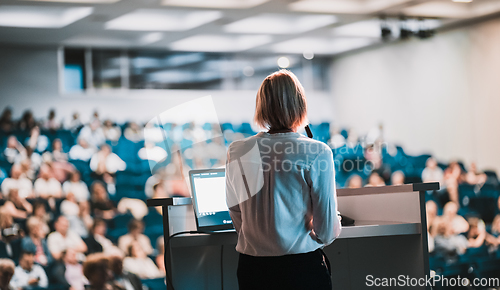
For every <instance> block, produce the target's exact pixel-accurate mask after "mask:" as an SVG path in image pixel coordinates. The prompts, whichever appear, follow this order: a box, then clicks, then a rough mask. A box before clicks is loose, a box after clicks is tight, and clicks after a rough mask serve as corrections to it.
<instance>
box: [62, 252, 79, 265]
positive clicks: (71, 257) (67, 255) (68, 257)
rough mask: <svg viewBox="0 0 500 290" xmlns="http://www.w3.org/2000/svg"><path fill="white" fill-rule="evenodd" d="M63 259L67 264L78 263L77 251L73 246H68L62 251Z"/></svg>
mask: <svg viewBox="0 0 500 290" xmlns="http://www.w3.org/2000/svg"><path fill="white" fill-rule="evenodd" d="M61 259H62V261H63V262H64V263H65V264H70V265H76V264H78V257H77V252H76V251H75V250H73V249H72V248H67V249H66V250H64V251H62V253H61Z"/></svg>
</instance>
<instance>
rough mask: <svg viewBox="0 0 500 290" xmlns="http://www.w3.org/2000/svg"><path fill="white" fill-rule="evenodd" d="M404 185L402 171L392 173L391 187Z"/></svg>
mask: <svg viewBox="0 0 500 290" xmlns="http://www.w3.org/2000/svg"><path fill="white" fill-rule="evenodd" d="M403 184H405V174H404V173H403V171H401V170H398V171H394V172H393V173H392V175H391V185H403Z"/></svg>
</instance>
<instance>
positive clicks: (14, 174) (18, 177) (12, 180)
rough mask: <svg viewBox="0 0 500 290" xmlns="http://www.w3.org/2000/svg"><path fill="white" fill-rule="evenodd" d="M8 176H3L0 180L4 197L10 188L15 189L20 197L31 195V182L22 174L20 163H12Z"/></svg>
mask: <svg viewBox="0 0 500 290" xmlns="http://www.w3.org/2000/svg"><path fill="white" fill-rule="evenodd" d="M10 172H11V173H10V176H11V177H9V178H5V179H4V181H3V182H2V185H1V188H2V193H3V194H4V196H5V197H6V196H7V195H8V194H9V192H10V190H11V189H17V192H18V194H19V196H20V197H21V198H30V197H33V184H32V183H31V180H29V179H28V178H26V177H25V176H24V175H23V169H22V167H21V165H20V164H14V165H12V168H11V169H10Z"/></svg>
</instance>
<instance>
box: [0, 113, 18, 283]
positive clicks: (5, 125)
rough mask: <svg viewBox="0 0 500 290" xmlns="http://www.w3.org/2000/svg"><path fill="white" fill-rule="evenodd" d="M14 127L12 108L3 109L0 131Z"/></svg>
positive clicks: (7, 131)
mask: <svg viewBox="0 0 500 290" xmlns="http://www.w3.org/2000/svg"><path fill="white" fill-rule="evenodd" d="M14 127H15V124H14V121H13V120H12V108H11V107H6V108H5V109H3V112H2V116H0V130H1V131H3V132H4V133H10V132H11V131H13V130H14ZM2 290H3V289H2Z"/></svg>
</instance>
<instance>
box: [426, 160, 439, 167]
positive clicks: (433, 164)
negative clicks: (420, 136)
mask: <svg viewBox="0 0 500 290" xmlns="http://www.w3.org/2000/svg"><path fill="white" fill-rule="evenodd" d="M437 166H438V163H437V160H436V159H435V158H434V157H429V158H427V161H426V162H425V167H427V168H429V169H436V168H437Z"/></svg>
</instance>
